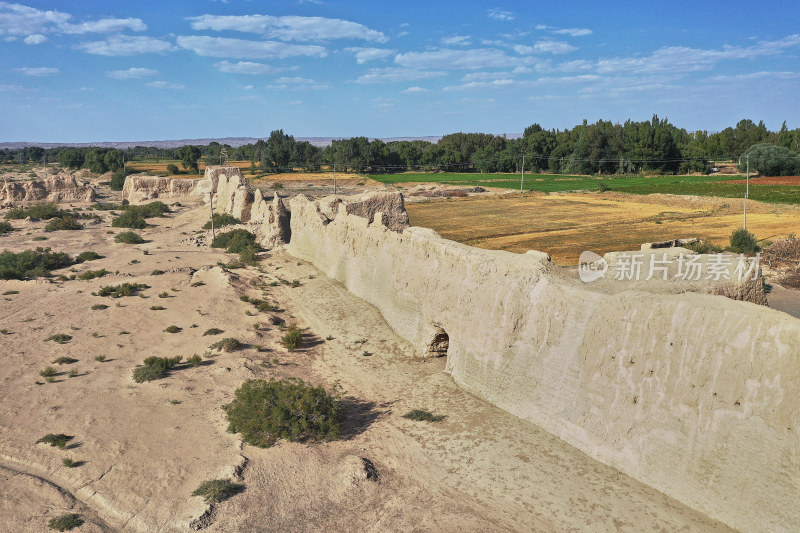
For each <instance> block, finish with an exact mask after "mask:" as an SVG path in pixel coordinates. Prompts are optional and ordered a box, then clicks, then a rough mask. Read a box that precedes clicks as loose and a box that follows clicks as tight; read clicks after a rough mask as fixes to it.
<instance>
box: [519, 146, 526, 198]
mask: <svg viewBox="0 0 800 533" xmlns="http://www.w3.org/2000/svg"><path fill="white" fill-rule="evenodd" d="M524 183H525V152H522V174H521V175H520V178H519V192H522V185H523V184H524Z"/></svg>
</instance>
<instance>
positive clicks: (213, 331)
mask: <svg viewBox="0 0 800 533" xmlns="http://www.w3.org/2000/svg"><path fill="white" fill-rule="evenodd" d="M220 333H225V332H224V331H223V330H221V329H219V328H210V329H207V330H206V331H205V333H203V336H204V337H205V336H206V335H219V334H220Z"/></svg>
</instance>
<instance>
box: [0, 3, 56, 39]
mask: <svg viewBox="0 0 800 533" xmlns="http://www.w3.org/2000/svg"><path fill="white" fill-rule="evenodd" d="M70 18H72V15H70V14H68V13H61V12H59V11H55V10H50V11H42V10H40V9H35V8H33V7H27V6H23V5H20V4H10V3H8V2H0V35H18V36H22V35H32V34H34V33H50V32H52V31H57V29H58V27H59V26H60V25H62V24H65V23H66V22H67V21H68V20H69V19H70Z"/></svg>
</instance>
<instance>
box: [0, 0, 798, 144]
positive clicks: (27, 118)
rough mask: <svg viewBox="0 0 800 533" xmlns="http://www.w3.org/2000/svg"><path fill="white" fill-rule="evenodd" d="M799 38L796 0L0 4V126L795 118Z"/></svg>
mask: <svg viewBox="0 0 800 533" xmlns="http://www.w3.org/2000/svg"><path fill="white" fill-rule="evenodd" d="M651 4H652V5H651ZM799 56H800V2H797V0H792V1H783V2H780V1H774V2H769V1H766V2H759V3H753V2H744V1H739V0H731V1H725V2H723V1H718V2H704V1H702V0H695V1H692V2H684V1H672V2H659V3H651V2H642V1H639V2H601V1H592V2H584V1H572V2H545V1H525V2H522V1H518V2H469V1H464V0H461V1H450V0H428V1H395V2H384V1H380V0H377V1H376V0H373V1H371V2H360V1H343V0H340V1H334V0H303V1H297V0H295V1H270V2H257V1H246V0H227V1H224V0H222V1H211V0H196V1H183V0H160V1H151V0H145V1H127V2H118V1H113V0H106V1H96V0H82V1H60V2H44V1H43V2H34V1H30V2H25V3H12V2H0V141H40V142H91V141H133V140H156V139H180V138H199V137H232V136H253V137H263V136H266V135H268V134H269V131H271V130H273V129H283V130H284V131H285V132H287V133H290V134H293V135H295V136H297V137H301V136H356V135H365V136H370V137H396V136H424V135H440V134H445V133H452V132H456V131H480V132H487V133H498V134H499V133H513V132H521V131H522V130H523V129H524V128H525V127H526V126H528V125H530V124H532V123H534V122H538V123H539V124H541V125H542V126H543V127H545V128H548V129H549V128H562V129H563V128H567V127H572V126H574V125H575V124H578V123H580V122H581V121H582V120H583V119H584V118H585V119H588V120H589V121H590V122H593V121H595V120H597V119H600V118H602V119H606V120H612V121H620V122H621V121H624V120H626V119H627V118H632V119H634V120H646V119H649V118H650V117H651V116H652V115H653V114H654V113H655V114H658V115H659V116H660V117H668V118H669V119H670V121H671V122H672V123H673V124H675V125H677V126H680V127H685V128H687V129H688V130H694V129H707V130H710V131H717V130H720V129H723V128H724V127H726V126H732V125H734V124H735V123H736V121H738V120H739V119H741V118H751V119H753V120H762V119H763V120H764V121H765V123H766V124H767V126H768V127H769V128H770V129H773V130H775V129H778V128H780V125H781V122H782V121H784V120H786V121H787V125H788V126H789V128H797V127H800V105H798V100H800V99H799V98H798V94H800V91H799V90H798V89H800V58H799Z"/></svg>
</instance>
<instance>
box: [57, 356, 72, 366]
mask: <svg viewBox="0 0 800 533" xmlns="http://www.w3.org/2000/svg"><path fill="white" fill-rule="evenodd" d="M77 362H78V360H77V359H75V358H74V357H69V356H66V355H62V356H61V357H57V358H56V359H55V360H54V361H53V364H56V365H71V364H72V363H77Z"/></svg>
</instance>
